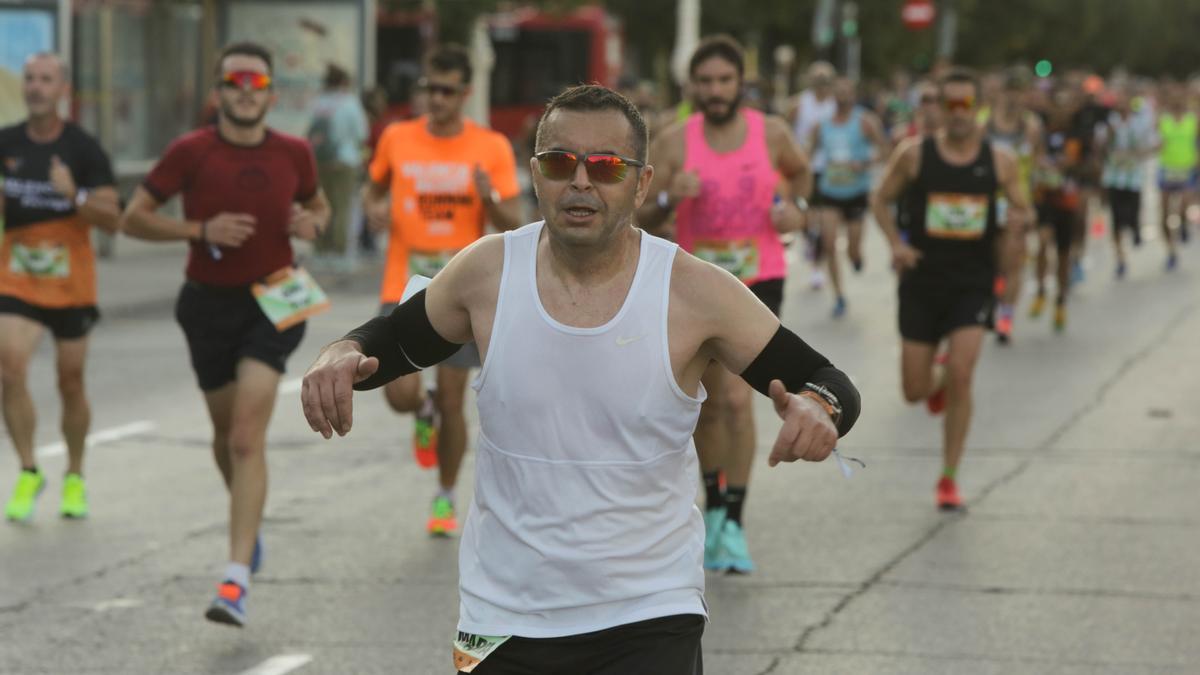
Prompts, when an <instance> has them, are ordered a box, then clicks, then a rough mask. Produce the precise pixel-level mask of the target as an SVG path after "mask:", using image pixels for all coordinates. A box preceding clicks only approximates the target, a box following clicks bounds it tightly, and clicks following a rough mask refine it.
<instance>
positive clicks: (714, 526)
mask: <svg viewBox="0 0 1200 675" xmlns="http://www.w3.org/2000/svg"><path fill="white" fill-rule="evenodd" d="M724 524H725V507H723V506H722V507H720V508H716V509H705V511H704V569H706V570H719V571H723V570H724V569H725V567H724V566H722V565H720V561H719V560H718V558H717V555H718V552H719V551H720V550H721V527H722V526H723V525H724Z"/></svg>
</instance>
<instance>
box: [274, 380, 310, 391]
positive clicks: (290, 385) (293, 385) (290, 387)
mask: <svg viewBox="0 0 1200 675" xmlns="http://www.w3.org/2000/svg"><path fill="white" fill-rule="evenodd" d="M303 386H304V378H303V377H297V378H296V379H294V380H288V381H287V382H284V383H282V384H280V385H279V393H281V394H298V393H300V388H301V387H303Z"/></svg>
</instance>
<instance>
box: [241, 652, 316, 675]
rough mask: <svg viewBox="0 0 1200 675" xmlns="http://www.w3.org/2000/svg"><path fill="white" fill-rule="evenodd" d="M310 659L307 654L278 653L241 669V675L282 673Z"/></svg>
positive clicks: (281, 674)
mask: <svg viewBox="0 0 1200 675" xmlns="http://www.w3.org/2000/svg"><path fill="white" fill-rule="evenodd" d="M309 661H312V656H310V655H308V654H280V655H279V656H272V657H271V658H269V659H267V660H266V661H263V662H262V663H260V664H258V665H257V666H254V667H253V668H251V669H250V670H245V671H242V673H241V675H283V674H284V673H290V672H292V671H293V670H295V669H297V668H299V667H300V666H303V665H304V664H306V663H308V662H309Z"/></svg>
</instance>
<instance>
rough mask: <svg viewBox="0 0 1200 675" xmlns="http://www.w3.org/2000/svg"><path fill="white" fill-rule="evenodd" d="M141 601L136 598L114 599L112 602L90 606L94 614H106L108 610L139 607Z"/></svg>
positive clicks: (107, 601)
mask: <svg viewBox="0 0 1200 675" xmlns="http://www.w3.org/2000/svg"><path fill="white" fill-rule="evenodd" d="M142 604H143V603H142V601H141V600H138V599H137V598H114V599H112V600H104V601H103V602H97V603H96V604H94V605H92V611H94V612H107V611H108V610H110V609H131V608H133V607H141V606H142Z"/></svg>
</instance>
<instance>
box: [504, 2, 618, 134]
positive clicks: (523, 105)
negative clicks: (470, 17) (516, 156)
mask: <svg viewBox="0 0 1200 675" xmlns="http://www.w3.org/2000/svg"><path fill="white" fill-rule="evenodd" d="M488 33H489V35H490V36H491V39H492V49H493V50H494V51H495V54H496V60H495V63H494V65H493V68H492V81H491V126H492V128H493V129H496V130H497V131H500V132H502V133H504V134H505V135H507V136H508V137H510V138H515V137H518V136H520V135H521V133H522V132H523V130H524V129H526V128H527V126H528V124H529V122H530V119H531V118H532V119H535V120H536V119H537V118H538V117H539V116H540V115H541V114H542V109H543V107H544V106H545V103H546V101H547V99H549V98H551V97H552V96H554V95H555V94H558V93H559V92H561V91H562V90H563V89H564V88H566V87H568V86H571V85H574V84H582V83H589V82H595V83H598V84H602V85H605V86H607V87H615V86H616V83H617V78H618V77H619V76H620V73H621V53H622V51H623V44H622V34H621V29H620V24H619V23H618V22H617V21H616V19H614V18H613V17H611V16H609V15H608V14H607V13H606V12H605V11H604V10H603V9H602V8H600V7H580V8H579V9H576V10H574V11H571V12H567V13H549V12H540V11H538V10H535V9H521V10H517V11H513V12H506V13H500V14H494V15H492V16H491V17H489V18H488Z"/></svg>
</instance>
